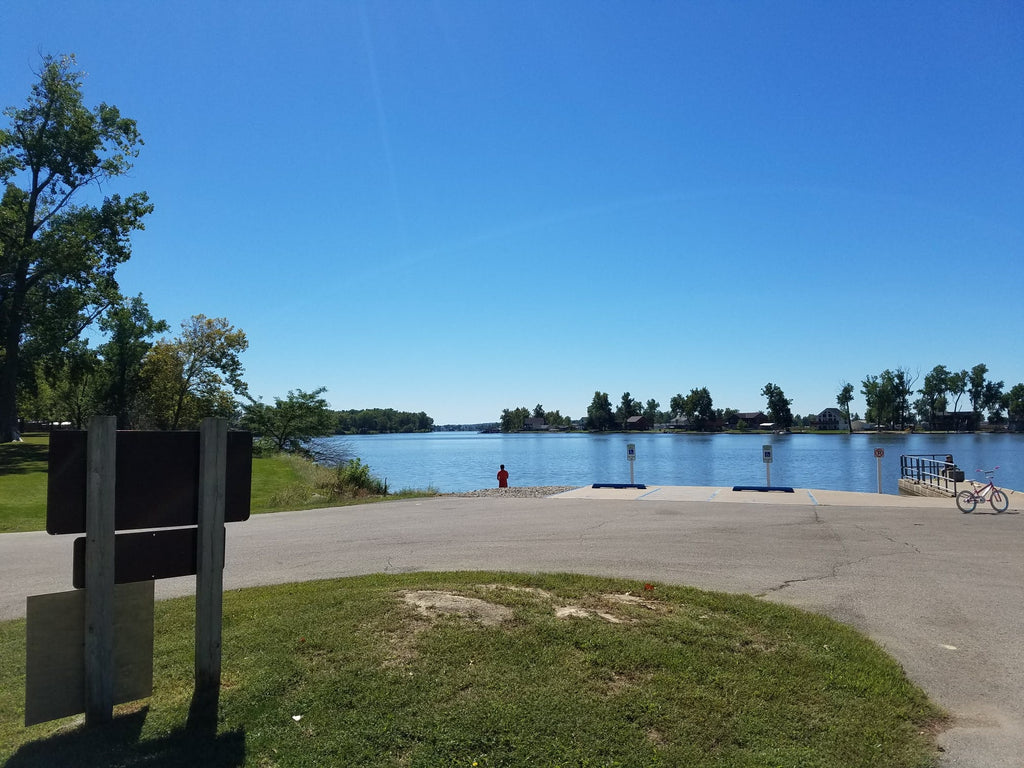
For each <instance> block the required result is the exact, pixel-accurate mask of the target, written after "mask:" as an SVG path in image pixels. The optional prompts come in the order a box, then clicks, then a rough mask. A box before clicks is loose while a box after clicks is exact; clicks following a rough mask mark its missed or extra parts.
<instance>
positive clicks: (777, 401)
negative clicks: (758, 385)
mask: <svg viewBox="0 0 1024 768" xmlns="http://www.w3.org/2000/svg"><path fill="white" fill-rule="evenodd" d="M761 394H762V395H763V396H764V397H766V398H768V417H769V418H770V419H771V420H772V421H773V422H775V425H776V426H777V427H782V428H783V429H789V428H790V427H791V426H793V412H792V411H790V410H789V406H790V405H792V403H793V401H792V400H787V399H786V395H785V393H784V392H783V391H782V387H779V386H777V385H776V384H772V383H771V382H770V381H769V382H768V383H767V384H765V385H764V389H762V390H761Z"/></svg>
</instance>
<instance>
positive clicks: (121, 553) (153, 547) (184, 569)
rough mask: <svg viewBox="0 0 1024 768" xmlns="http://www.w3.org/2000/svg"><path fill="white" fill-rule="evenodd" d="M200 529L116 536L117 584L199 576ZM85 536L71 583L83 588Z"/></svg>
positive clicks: (77, 549) (77, 546) (78, 548)
mask: <svg viewBox="0 0 1024 768" xmlns="http://www.w3.org/2000/svg"><path fill="white" fill-rule="evenodd" d="M198 530H199V529H198V528H169V529H167V530H165V531H143V532H141V533H119V534H117V535H116V536H115V537H114V583H115V584H130V583H131V582H133V581H152V580H153V579H170V578H173V577H175V576H194V575H195V573H196V539H197V536H198ZM85 548H86V539H85V537H84V536H82V537H79V538H77V539H75V552H74V565H73V566H72V574H71V583H72V585H73V586H74V587H75V589H82V588H83V587H85V586H86V583H85Z"/></svg>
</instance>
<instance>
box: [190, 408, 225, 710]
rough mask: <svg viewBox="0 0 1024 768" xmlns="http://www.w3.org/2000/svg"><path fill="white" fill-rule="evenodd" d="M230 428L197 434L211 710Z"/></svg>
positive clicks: (200, 624)
mask: <svg viewBox="0 0 1024 768" xmlns="http://www.w3.org/2000/svg"><path fill="white" fill-rule="evenodd" d="M227 454H228V424H227V421H225V420H224V419H215V418H208V419H203V423H202V425H201V426H200V429H199V536H198V544H197V551H196V566H197V570H196V665H195V666H196V669H195V673H196V698H197V699H199V700H202V701H204V702H205V704H204V706H203V707H202V709H208V708H209V706H211V705H212V706H213V713H214V717H216V702H217V699H218V697H219V693H220V662H221V611H222V604H223V595H224V505H225V499H226V496H227V490H226V489H227Z"/></svg>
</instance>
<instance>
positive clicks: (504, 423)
mask: <svg viewBox="0 0 1024 768" xmlns="http://www.w3.org/2000/svg"><path fill="white" fill-rule="evenodd" d="M528 418H530V409H529V408H516V409H515V410H512V411H510V410H509V409H508V408H506V409H504V410H503V411H502V412H501V419H499V423H500V424H501V431H502V432H518V431H519V430H521V429H522V428H523V425H524V424H525V423H526V420H527V419H528Z"/></svg>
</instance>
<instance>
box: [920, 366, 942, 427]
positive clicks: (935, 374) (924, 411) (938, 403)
mask: <svg viewBox="0 0 1024 768" xmlns="http://www.w3.org/2000/svg"><path fill="white" fill-rule="evenodd" d="M948 387H949V371H948V370H946V366H944V365H936V366H935V367H934V368H932V370H931V372H930V373H926V374H925V377H924V384H923V386H922V387H921V389H919V390H918V394H920V395H921V399H920V400H918V401H917V403H916V404H915V408H916V410H917V414H918V416H920V417H921V419H923V420H924V421H927V422H928V423H929V425H931V424H933V423H934V421H935V414H936V413H938V412H939V411H940V410H942V411H945V410H946V390H947V389H948Z"/></svg>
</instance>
